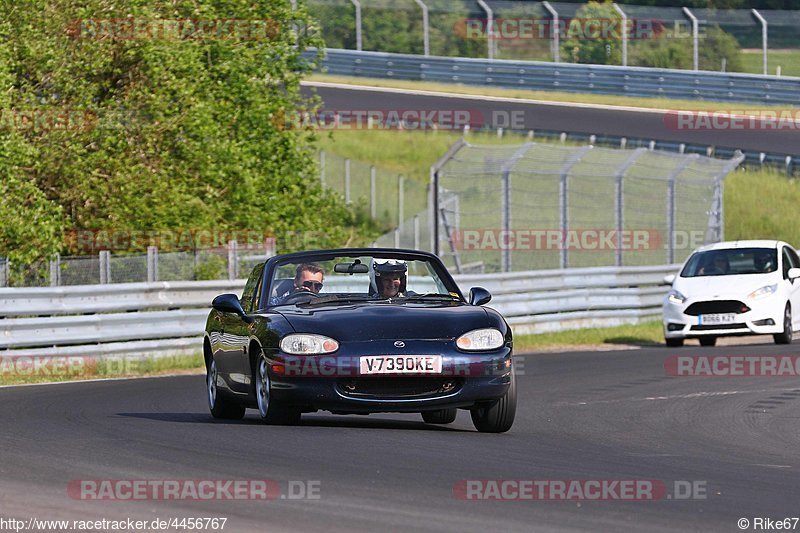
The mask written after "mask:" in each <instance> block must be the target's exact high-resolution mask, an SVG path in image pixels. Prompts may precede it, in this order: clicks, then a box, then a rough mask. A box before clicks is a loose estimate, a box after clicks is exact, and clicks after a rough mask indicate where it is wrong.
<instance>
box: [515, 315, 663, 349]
mask: <svg viewBox="0 0 800 533" xmlns="http://www.w3.org/2000/svg"><path fill="white" fill-rule="evenodd" d="M663 342H664V333H663V330H662V326H661V322H660V321H656V320H654V321H649V322H643V323H641V324H633V325H628V326H616V327H613V328H590V329H577V330H570V331H559V332H555V333H540V334H537V335H515V336H514V351H515V352H516V353H525V352H530V351H535V350H542V349H546V348H554V347H559V346H579V345H584V346H600V345H607V346H614V345H637V346H655V345H658V344H663Z"/></svg>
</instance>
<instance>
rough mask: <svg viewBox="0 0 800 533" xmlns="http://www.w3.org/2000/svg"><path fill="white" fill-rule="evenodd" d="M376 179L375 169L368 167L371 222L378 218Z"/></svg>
mask: <svg viewBox="0 0 800 533" xmlns="http://www.w3.org/2000/svg"><path fill="white" fill-rule="evenodd" d="M376 178H377V176H376V171H375V167H374V166H371V167H369V216H370V218H371V219H372V220H375V219H376V218H377V217H378V204H377V202H376V195H377V190H376V188H375V185H376V183H375V182H376Z"/></svg>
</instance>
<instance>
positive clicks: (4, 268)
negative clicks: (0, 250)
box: [0, 257, 10, 287]
mask: <svg viewBox="0 0 800 533" xmlns="http://www.w3.org/2000/svg"><path fill="white" fill-rule="evenodd" d="M8 265H9V262H8V257H0V287H8V278H9V277H10V276H9V275H8Z"/></svg>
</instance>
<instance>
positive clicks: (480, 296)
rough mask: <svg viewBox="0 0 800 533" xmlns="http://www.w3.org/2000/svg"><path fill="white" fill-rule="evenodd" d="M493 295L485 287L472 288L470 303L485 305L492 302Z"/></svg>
mask: <svg viewBox="0 0 800 533" xmlns="http://www.w3.org/2000/svg"><path fill="white" fill-rule="evenodd" d="M491 299H492V295H491V293H490V292H489V291H487V290H486V289H484V288H483V287H472V288H471V289H470V290H469V303H470V305H483V304H488V303H489V301H491Z"/></svg>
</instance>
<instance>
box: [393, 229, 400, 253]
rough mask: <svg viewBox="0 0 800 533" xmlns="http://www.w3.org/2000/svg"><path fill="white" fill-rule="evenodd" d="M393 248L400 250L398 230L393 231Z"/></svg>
mask: <svg viewBox="0 0 800 533" xmlns="http://www.w3.org/2000/svg"><path fill="white" fill-rule="evenodd" d="M394 247H395V248H400V228H395V229H394Z"/></svg>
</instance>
